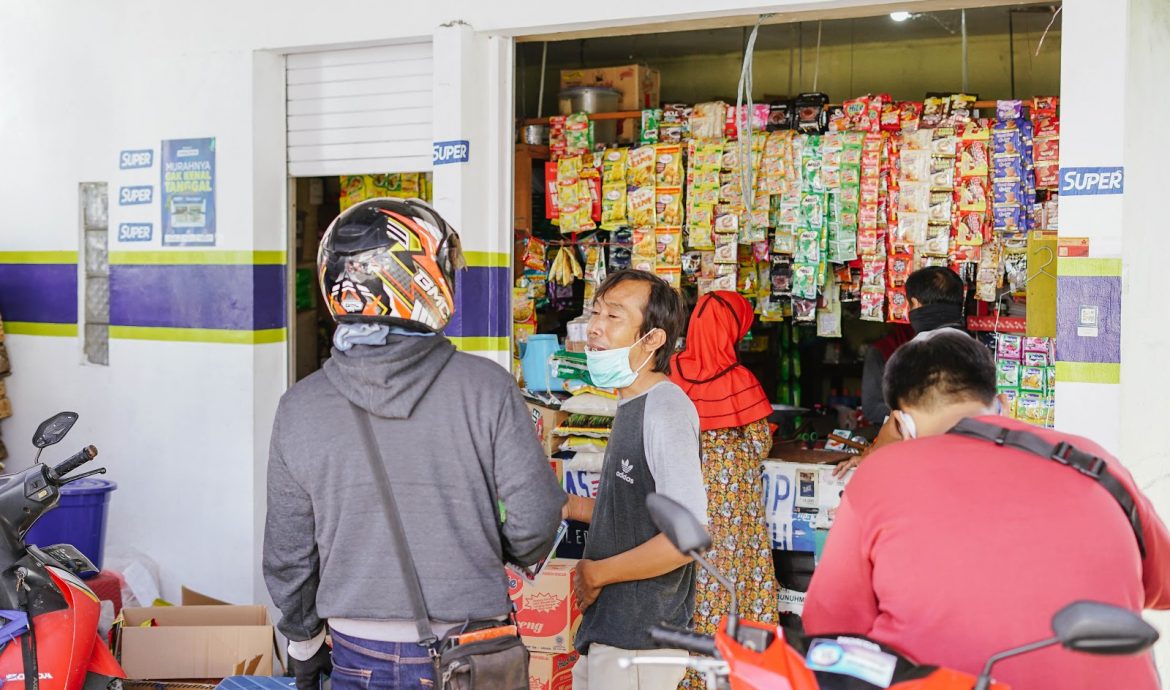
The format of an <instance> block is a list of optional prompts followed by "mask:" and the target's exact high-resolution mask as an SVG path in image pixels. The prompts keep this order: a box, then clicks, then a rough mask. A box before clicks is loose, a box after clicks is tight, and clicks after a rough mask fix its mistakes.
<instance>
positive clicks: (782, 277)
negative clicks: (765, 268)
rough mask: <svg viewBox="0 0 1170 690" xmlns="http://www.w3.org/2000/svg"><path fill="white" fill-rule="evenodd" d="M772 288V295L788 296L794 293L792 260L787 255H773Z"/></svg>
mask: <svg viewBox="0 0 1170 690" xmlns="http://www.w3.org/2000/svg"><path fill="white" fill-rule="evenodd" d="M770 277H771V289H772V297H777V298H779V297H787V296H789V295H791V294H792V260H791V259H790V258H789V257H785V256H778V255H773V256H772V270H771V273H770Z"/></svg>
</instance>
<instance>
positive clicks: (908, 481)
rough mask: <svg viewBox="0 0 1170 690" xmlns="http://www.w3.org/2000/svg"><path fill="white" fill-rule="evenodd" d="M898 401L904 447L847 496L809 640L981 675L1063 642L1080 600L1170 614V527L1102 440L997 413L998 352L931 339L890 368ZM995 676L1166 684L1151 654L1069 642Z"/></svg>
mask: <svg viewBox="0 0 1170 690" xmlns="http://www.w3.org/2000/svg"><path fill="white" fill-rule="evenodd" d="M885 394H886V401H887V402H888V403H889V404H890V406H891V407H893V408H895V410H894V412H893V413H892V414H893V415H894V417H895V419H896V421H897V425H898V427H899V428H900V433H901V435H902V436H903V438H904V439H905V442H903V443H899V444H897V445H896V446H891V447H888V448H885V449H883V450H879V451H876V452H874V453H873V455H872V456H871V457H870V458H869V460H867V461H866V462H865V464H864V465H863V466H862V467H861V469H859V470H858V472H857V474H856V476H854V478H853V480H852V481H851V483H850V484H849V487H848V489H846V490H845V494H844V497H843V500H842V503H841V507H840V509H839V510H838V512H837V516H836V520H835V522H834V525H833V529H832V530H831V531H830V533H829V540H828V543H827V544H826V547H825V553H824V555H823V557H822V559H821V562H820V563H819V564H818V565H817V569H816V572H815V574H814V575H813V579H812V584H811V586H810V588H809V591H808V598H807V601H806V603H805V607H804V616H803V617H804V625H805V629H806V630H807V631H808V633H809V634H813V635H816V634H829V633H832V634H861V635H865V636H867V637H869V638H871V639H874V640H876V641H878V642H881V643H884V644H887V645H890V646H892V647H894V648H895V649H897V650H899V651H900V652H902V653H903V654H906V655H908V656H910V657H911V658H913V659H915V660H917V661H919V662H921V663H928V664H940V665H943V666H946V667H949V668H953V669H956V670H959V671H964V672H966V673H971V674H974V675H978V674H979V672H980V671H981V670H982V666H983V664H984V663H985V662H986V661H987V659H988V658H989V657H990V656H991V655H992V654H995V653H997V652H1001V651H1003V650H1005V649H1009V648H1013V647H1018V646H1019V645H1022V644H1026V643H1028V642H1032V641H1035V640H1041V639H1047V638H1049V637H1051V635H1052V631H1051V627H1050V623H1051V619H1052V616H1053V615H1054V614H1055V613H1056V612H1057V611H1058V610H1060V609H1061V608H1063V607H1064V606H1065V605H1067V604H1070V603H1072V602H1075V601H1078V600H1085V599H1088V600H1094V601H1102V602H1105V603H1108V604H1113V605H1115V606H1122V607H1125V608H1128V609H1130V610H1132V611H1135V612H1140V611H1141V610H1142V609H1144V608H1156V609H1164V608H1170V534H1167V531H1166V527H1165V525H1164V524H1163V523H1162V521H1161V520H1160V519H1159V518H1158V516H1157V515H1156V514H1155V513H1154V510H1153V508H1152V506H1151V505H1150V502H1149V500H1148V499H1146V497H1145V496H1143V495H1142V494H1141V492H1140V491H1138V489H1137V486H1136V485H1135V484H1134V481H1133V478H1132V477H1131V476H1130V474H1129V472H1127V471H1126V470H1125V468H1124V467H1122V466H1121V464H1120V463H1119V462H1118V461H1117V460H1116V459H1115V458H1113V457H1112V456H1111V455H1109V453H1107V452H1106V451H1105V450H1104V449H1103V448H1101V446H1099V445H1097V444H1096V443H1094V442H1092V441H1090V440H1089V439H1087V438H1082V437H1079V436H1073V435H1071V434H1065V433H1061V432H1057V431H1053V430H1050V429H1039V428H1036V427H1032V426H1030V425H1028V424H1026V423H1024V422H1020V421H1016V420H1013V419H1008V418H1006V417H1001V416H998V414H997V411H998V409H999V405H998V401H997V398H996V387H995V365H994V362H993V360H992V357H991V353H990V352H989V351H988V349H987V348H986V347H985V346H983V345H982V344H980V343H979V342H977V341H976V340H975V339H973V338H971V337H969V336H966V335H963V334H962V333H959V332H957V331H953V330H945V329H944V330H937V331H933V332H930V333H926V334H923V335H921V336H919V337H918V338H916V339H915V340H914V341H912V342H910V343H908V344H906V345H904V346H903V347H902V348H900V349H899V350H898V352H897V353H896V354H895V355H894V356H893V358H892V359H891V360H890V363H889V365H888V366H887V367H886V378H885ZM1131 516H1132V517H1131ZM995 679H996V680H997V681H1000V682H1003V683H1007V684H1009V685H1011V687H1013V688H1022V689H1025V690H1026V689H1028V688H1061V689H1062V690H1076V689H1084V690H1089V689H1090V688H1106V687H1116V688H1127V690H1128V689H1141V690H1153V689H1154V688H1157V687H1158V678H1157V674H1156V672H1155V669H1154V664H1153V659H1152V657H1151V655H1149V654H1145V655H1142V656H1132V657H1098V656H1090V655H1087V654H1077V653H1074V652H1070V651H1067V650H1064V649H1061V648H1059V647H1056V648H1052V649H1049V650H1045V651H1043V652H1039V653H1037V654H1032V655H1029V656H1027V657H1025V658H1022V659H1020V660H1015V659H1012V660H1007V661H1005V662H1003V663H1002V664H1000V665H998V666H997V667H996V672H995Z"/></svg>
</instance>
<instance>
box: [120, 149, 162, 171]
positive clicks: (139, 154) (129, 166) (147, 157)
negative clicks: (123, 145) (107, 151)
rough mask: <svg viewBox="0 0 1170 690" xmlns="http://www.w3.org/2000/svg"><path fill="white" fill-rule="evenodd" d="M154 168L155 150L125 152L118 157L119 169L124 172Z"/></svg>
mask: <svg viewBox="0 0 1170 690" xmlns="http://www.w3.org/2000/svg"><path fill="white" fill-rule="evenodd" d="M153 166H154V149H139V150H136V151H123V152H122V153H121V155H120V156H118V167H119V168H121V169H122V170H134V169H136V168H150V167H153Z"/></svg>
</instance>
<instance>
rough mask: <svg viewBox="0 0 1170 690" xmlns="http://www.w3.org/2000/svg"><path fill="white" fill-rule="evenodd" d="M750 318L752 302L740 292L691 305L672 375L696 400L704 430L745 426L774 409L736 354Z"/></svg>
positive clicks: (713, 295)
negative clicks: (683, 345)
mask: <svg viewBox="0 0 1170 690" xmlns="http://www.w3.org/2000/svg"><path fill="white" fill-rule="evenodd" d="M753 318H755V317H754V314H753V311H752V305H751V304H750V303H749V302H748V301H747V300H746V299H744V297H743V296H742V295H740V294H739V293H738V292H727V291H722V290H721V291H717V292H709V293H707V294H705V295H703V296H702V297H700V298H699V302H698V304H696V305H695V313H694V314H693V315H692V316H691V323H690V326H689V327H688V328H687V349H685V350H683V351H682V352H680V353H678V354H677V355H675V356H674V361H673V362H672V366H671V374H670V380H671V381H674V382H675V383H677V384H678V385H679V387H681V388H682V389H683V391H685V392H686V394H687V397H689V398H690V399H691V402H693V403H695V408H696V409H697V410H698V411H699V428H700V429H701V430H703V431H709V430H711V429H726V428H728V427H739V426H746V425H748V424H751V423H752V422H756V421H759V420H761V419H765V418H767V416H768V415H770V414H772V405H771V403H769V402H768V396H767V395H765V394H764V389H763V387H762V386H760V382H759V381H758V380H757V379H756V377H755V376H754V375H753V374H752V373H751V372H750V371H748V370H747V369H746V368H745V367H744V366H743V365H741V364H740V363H739V356H738V355H737V353H736V345H738V344H739V341H741V340H743V337H744V336H745V335H747V332H748V329H750V328H751V327H752V319H753Z"/></svg>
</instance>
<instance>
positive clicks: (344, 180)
mask: <svg viewBox="0 0 1170 690" xmlns="http://www.w3.org/2000/svg"><path fill="white" fill-rule="evenodd" d="M366 197H367V192H366V176H365V175H342V176H341V198H340V199H339V200H338V202H339V205H340V207H341V210H342V211H344V210H345V209H347V208H349V207H350V206H353V205H354V204H356V203H359V202H361V201H365V200H366Z"/></svg>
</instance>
